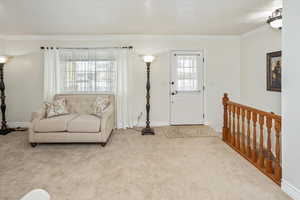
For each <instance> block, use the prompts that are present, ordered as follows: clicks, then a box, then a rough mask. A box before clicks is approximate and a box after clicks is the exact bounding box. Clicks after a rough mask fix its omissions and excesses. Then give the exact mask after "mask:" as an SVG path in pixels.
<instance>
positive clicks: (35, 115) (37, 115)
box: [31, 108, 45, 122]
mask: <svg viewBox="0 0 300 200" xmlns="http://www.w3.org/2000/svg"><path fill="white" fill-rule="evenodd" d="M44 118H45V109H44V108H41V109H39V110H38V111H36V112H33V113H32V114H31V122H33V121H34V120H41V119H44Z"/></svg>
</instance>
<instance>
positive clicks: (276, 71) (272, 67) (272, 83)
mask: <svg viewBox="0 0 300 200" xmlns="http://www.w3.org/2000/svg"><path fill="white" fill-rule="evenodd" d="M267 90H268V91H275V92H281V51H276V52H271V53H267Z"/></svg>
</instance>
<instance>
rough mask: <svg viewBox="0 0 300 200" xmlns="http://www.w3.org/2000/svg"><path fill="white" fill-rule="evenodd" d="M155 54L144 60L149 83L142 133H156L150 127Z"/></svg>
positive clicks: (147, 85) (144, 57) (145, 57)
mask: <svg viewBox="0 0 300 200" xmlns="http://www.w3.org/2000/svg"><path fill="white" fill-rule="evenodd" d="M154 59H155V57H154V56H143V60H144V62H145V63H146V66H147V83H146V90H147V95H146V111H147V116H146V127H145V128H143V129H142V135H154V134H155V133H154V130H153V129H152V128H151V127H150V118H149V114H150V65H151V63H152V62H153V61H154Z"/></svg>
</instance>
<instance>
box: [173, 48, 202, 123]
mask: <svg viewBox="0 0 300 200" xmlns="http://www.w3.org/2000/svg"><path fill="white" fill-rule="evenodd" d="M175 52H182V53H187V52H201V53H202V54H203V59H204V61H203V73H202V74H203V77H202V81H203V87H204V88H203V92H202V100H203V103H202V104H203V125H208V122H207V113H206V111H207V109H206V91H207V87H206V67H207V66H206V49H205V48H203V49H180V50H170V52H169V63H170V64H169V124H170V125H173V126H176V125H175V124H172V123H171V119H172V117H171V115H172V106H171V98H172V96H171V81H172V80H171V79H172V63H173V62H172V56H173V54H174V53H175Z"/></svg>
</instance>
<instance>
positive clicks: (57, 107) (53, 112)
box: [44, 98, 69, 118]
mask: <svg viewBox="0 0 300 200" xmlns="http://www.w3.org/2000/svg"><path fill="white" fill-rule="evenodd" d="M44 106H45V111H46V117H47V118H49V117H55V116H59V115H65V114H69V112H68V110H67V108H66V99H65V98H61V99H56V100H54V102H53V103H48V102H46V103H45V104H44Z"/></svg>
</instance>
